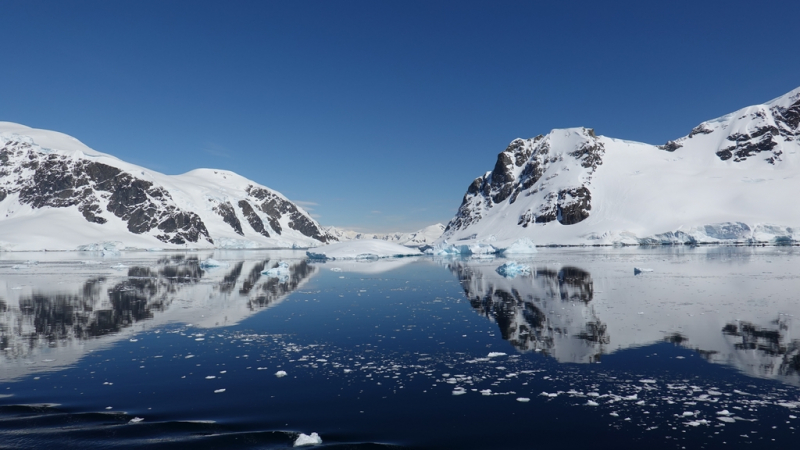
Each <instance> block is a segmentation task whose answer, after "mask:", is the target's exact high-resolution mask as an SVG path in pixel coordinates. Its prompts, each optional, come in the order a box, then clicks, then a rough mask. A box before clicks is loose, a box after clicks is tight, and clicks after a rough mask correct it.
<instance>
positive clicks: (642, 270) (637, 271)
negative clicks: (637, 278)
mask: <svg viewBox="0 0 800 450" xmlns="http://www.w3.org/2000/svg"><path fill="white" fill-rule="evenodd" d="M652 271H653V269H645V268H644V267H634V268H633V274H634V275H639V274H640V273H645V272H652Z"/></svg>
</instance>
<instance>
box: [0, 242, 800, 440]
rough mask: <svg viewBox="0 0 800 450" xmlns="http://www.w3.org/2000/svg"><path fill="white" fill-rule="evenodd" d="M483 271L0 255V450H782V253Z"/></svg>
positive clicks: (263, 255)
mask: <svg viewBox="0 0 800 450" xmlns="http://www.w3.org/2000/svg"><path fill="white" fill-rule="evenodd" d="M212 256H213V258H214V259H216V260H219V261H223V262H224V263H225V264H226V266H225V267H218V268H203V267H201V265H200V264H199V263H200V261H203V260H205V259H206V258H208V257H212ZM281 260H284V261H287V262H289V265H290V269H291V270H290V275H289V276H286V277H283V278H270V277H267V276H264V275H261V272H262V271H263V270H265V269H268V268H271V267H274V266H275V265H276V264H277V262H278V261H281ZM505 261H506V260H504V259H475V260H472V259H430V258H417V259H409V258H404V259H397V260H388V261H378V262H346V263H312V262H307V261H306V260H305V258H304V254H303V253H302V252H292V251H242V252H230V251H228V252H219V251H218V252H215V253H211V252H205V253H204V252H188V253H123V254H121V255H119V256H111V257H109V256H106V257H103V256H102V255H99V254H91V253H55V254H54V253H27V254H24V253H3V254H0V443H2V446H3V447H9V448H37V447H38V448H41V447H45V446H55V445H58V446H61V447H73V448H74V447H82V446H86V445H91V446H93V447H98V448H111V447H113V448H120V447H138V446H141V445H145V444H146V445H150V446H154V447H164V448H180V447H185V446H187V445H191V446H192V447H195V448H285V447H291V445H292V443H293V442H294V439H295V438H296V437H297V436H298V434H299V433H301V432H302V433H306V434H309V433H311V432H312V431H315V432H318V433H319V434H320V436H322V439H323V447H332V448H373V447H410V448H531V447H536V448H563V447H569V448H576V447H579V446H586V447H589V446H593V447H597V446H600V447H608V448H610V447H614V448H642V447H643V446H645V445H646V446H649V447H652V448H683V447H686V448H717V447H720V446H723V445H724V446H725V447H726V448H739V447H742V448H745V447H748V448H750V447H753V446H757V447H758V448H770V447H775V448H778V447H779V446H780V447H785V446H787V445H792V444H791V443H792V442H795V441H796V439H797V436H796V435H795V427H796V425H797V424H798V423H799V422H798V421H797V418H796V416H797V415H798V413H800V411H798V410H800V389H799V388H798V386H799V385H800V375H799V372H800V336H798V331H797V330H796V326H795V325H794V323H793V322H794V320H795V318H796V317H798V314H800V311H798V310H800V302H798V294H797V293H798V292H800V290H798V288H800V275H798V273H797V270H796V267H798V263H799V262H800V258H799V257H798V251H797V249H795V248H792V247H777V248H751V247H746V248H735V247H706V248H688V247H687V248H683V247H678V248H655V249H639V248H624V249H614V248H601V249H542V250H541V251H540V252H539V253H538V254H536V255H535V256H533V257H531V258H526V259H520V260H519V261H520V262H522V263H524V264H527V265H529V266H530V267H531V269H532V270H531V274H530V275H528V276H519V277H516V278H513V279H507V278H504V277H502V276H500V275H499V274H498V273H497V272H496V271H495V269H496V268H497V267H498V266H499V265H501V264H502V263H503V262H505ZM634 268H638V269H639V271H635V270H634ZM637 272H638V273H637ZM279 371H283V372H285V373H286V375H285V376H276V373H279ZM723 443H724V444H723Z"/></svg>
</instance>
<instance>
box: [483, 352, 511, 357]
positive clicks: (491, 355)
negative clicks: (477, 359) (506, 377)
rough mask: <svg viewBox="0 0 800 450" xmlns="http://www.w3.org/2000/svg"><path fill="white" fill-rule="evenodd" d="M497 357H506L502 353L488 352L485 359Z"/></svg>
mask: <svg viewBox="0 0 800 450" xmlns="http://www.w3.org/2000/svg"><path fill="white" fill-rule="evenodd" d="M498 356H506V354H505V353H503V352H490V353H489V354H488V355H486V357H488V358H497V357H498Z"/></svg>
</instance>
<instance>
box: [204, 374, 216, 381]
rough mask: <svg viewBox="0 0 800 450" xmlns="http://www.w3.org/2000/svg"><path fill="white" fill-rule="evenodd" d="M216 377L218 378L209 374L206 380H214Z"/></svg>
mask: <svg viewBox="0 0 800 450" xmlns="http://www.w3.org/2000/svg"><path fill="white" fill-rule="evenodd" d="M214 378H217V377H216V376H215V375H209V376H207V377H206V380H213V379H214Z"/></svg>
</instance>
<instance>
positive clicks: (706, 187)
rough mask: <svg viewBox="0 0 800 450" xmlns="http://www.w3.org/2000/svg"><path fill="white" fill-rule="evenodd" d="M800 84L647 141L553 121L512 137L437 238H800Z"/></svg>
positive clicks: (579, 241)
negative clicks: (677, 134) (675, 134)
mask: <svg viewBox="0 0 800 450" xmlns="http://www.w3.org/2000/svg"><path fill="white" fill-rule="evenodd" d="M799 137H800V88H798V89H795V90H793V91H791V92H789V93H787V94H786V95H783V96H781V97H778V98H777V99H775V100H772V101H770V102H768V103H765V104H763V105H756V106H750V107H747V108H743V109H741V110H739V111H737V112H735V113H732V114H728V115H726V116H723V117H720V118H718V119H714V120H710V121H707V122H703V123H702V124H700V125H698V126H697V127H695V128H694V129H693V130H692V132H691V133H689V134H688V135H687V136H685V137H682V138H680V139H676V140H674V141H669V142H667V143H666V144H664V145H661V146H655V145H649V144H643V143H638V142H630V141H624V140H618V139H613V138H608V137H604V136H597V135H596V134H595V133H594V130H591V129H588V128H570V129H557V130H553V131H551V132H550V133H549V134H547V135H540V136H537V137H535V138H532V139H515V140H514V141H512V142H511V144H510V145H509V146H508V148H506V150H504V151H503V152H501V153H500V154H499V155H498V157H497V163H496V164H495V167H494V169H493V170H492V171H490V172H487V173H486V174H485V175H483V176H482V177H478V178H476V179H475V180H474V181H473V182H472V184H471V185H470V186H469V188H468V190H467V193H466V194H465V196H464V199H463V201H462V204H461V206H460V207H459V209H458V212H457V213H456V215H455V217H454V218H453V219H452V220H451V221H450V222H449V223H448V225H447V228H446V229H445V232H444V233H443V235H442V237H441V238H440V239H439V241H437V243H441V242H443V241H444V240H445V239H446V240H447V241H448V242H450V243H451V244H455V243H457V242H460V243H461V242H463V243H467V244H471V243H476V242H478V243H479V242H486V241H487V239H490V238H491V239H493V240H501V241H505V240H514V239H518V238H530V239H531V240H533V241H534V242H535V243H536V244H537V245H612V244H631V245H638V244H684V243H689V244H693V243H761V242H764V243H771V244H783V243H791V242H798V241H800V208H796V207H793V206H792V199H791V196H792V195H793V193H796V192H798V191H800V155H799V154H798V153H799V152H798V150H800V141H798V138H799Z"/></svg>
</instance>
